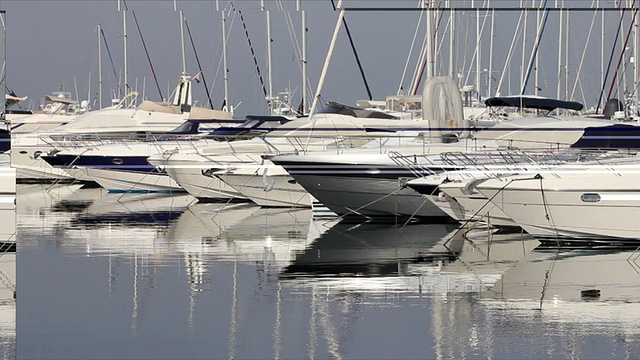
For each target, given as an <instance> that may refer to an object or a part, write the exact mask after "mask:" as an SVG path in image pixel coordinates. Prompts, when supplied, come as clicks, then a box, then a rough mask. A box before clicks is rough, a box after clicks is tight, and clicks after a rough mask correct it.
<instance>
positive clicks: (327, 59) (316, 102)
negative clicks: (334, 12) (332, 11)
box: [309, 3, 345, 118]
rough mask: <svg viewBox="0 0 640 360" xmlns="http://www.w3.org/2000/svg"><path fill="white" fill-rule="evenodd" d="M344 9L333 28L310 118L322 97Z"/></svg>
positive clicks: (341, 10)
mask: <svg viewBox="0 0 640 360" xmlns="http://www.w3.org/2000/svg"><path fill="white" fill-rule="evenodd" d="M340 6H341V4H340V3H338V6H337V8H340ZM344 12H345V10H344V9H340V13H339V14H338V21H337V22H336V27H335V29H334V30H333V36H332V37H331V43H330V44H329V50H328V52H327V57H326V58H325V60H324V65H323V67H322V72H321V73H320V79H319V80H318V88H317V89H316V93H315V95H314V96H313V102H312V103H311V110H309V118H311V117H312V116H313V114H314V113H315V111H316V107H317V106H318V99H320V91H322V85H323V84H324V78H325V77H326V76H327V69H328V68H329V63H330V62H331V55H333V49H334V48H335V46H336V40H337V39H338V33H339V31H340V26H341V24H342V19H344Z"/></svg>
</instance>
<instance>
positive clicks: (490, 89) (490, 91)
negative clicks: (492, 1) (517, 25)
mask: <svg viewBox="0 0 640 360" xmlns="http://www.w3.org/2000/svg"><path fill="white" fill-rule="evenodd" d="M495 19H496V11H495V10H491V36H490V38H489V74H488V76H487V96H493V35H494V31H495V28H496V27H495Z"/></svg>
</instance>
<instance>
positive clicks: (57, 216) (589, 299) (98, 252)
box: [0, 185, 640, 359]
mask: <svg viewBox="0 0 640 360" xmlns="http://www.w3.org/2000/svg"><path fill="white" fill-rule="evenodd" d="M16 213H17V214H16V215H17V224H18V228H17V238H18V243H19V248H18V262H17V273H18V279H17V283H18V284H19V285H18V291H17V296H18V298H19V306H18V307H17V331H16V333H15V335H14V336H15V338H14V340H15V339H17V345H16V348H17V357H18V358H29V359H45V358H46V359H52V358H58V359H87V358H92V359H100V358H103V359H107V358H108V359H116V358H136V359H142V358H154V359H177V358H180V359H185V358H189V359H191V358H193V359H197V358H202V359H205V358H206V359H210V358H238V359H247V358H251V359H256V358H358V359H363V358H368V359H376V358H380V359H382V358H384V359H388V358H405V359H408V358H421V359H422V358H437V359H440V358H454V359H463V358H495V359H499V358H510V359H514V358H585V359H586V358H593V359H596V358H597V359H601V358H621V359H633V358H639V357H640V329H639V328H638V326H637V325H638V324H639V323H640V301H639V300H640V287H639V286H638V285H639V284H640V266H639V264H638V263H640V260H638V258H637V253H634V252H633V250H629V251H623V250H589V251H584V250H579V249H563V250H558V249H540V248H539V246H538V245H539V243H538V242H537V241H536V240H534V239H531V238H529V237H528V236H527V235H526V234H522V233H521V232H518V231H516V232H513V233H491V232H490V231H488V230H487V229H481V228H478V229H473V230H471V231H468V229H465V230H461V229H459V227H458V225H457V224H454V223H446V224H425V223H417V222H416V223H409V224H403V223H402V222H396V221H395V220H393V219H392V220H391V221H390V222H387V223H374V222H370V223H367V222H363V221H353V220H342V221H339V220H336V219H317V218H316V219H314V218H313V216H312V211H311V210H310V209H297V210H296V209H275V208H272V209H266V208H260V207H257V206H255V205H250V204H242V203H241V204H231V203H208V204H207V203H197V201H196V200H195V199H194V198H193V197H191V196H189V195H184V194H161V195H158V194H113V193H107V192H105V191H104V190H101V189H83V188H80V185H20V186H19V187H18V206H17V211H16ZM1 337H2V336H1V335H0V338H1ZM9 350H11V348H9ZM5 357H7V356H5Z"/></svg>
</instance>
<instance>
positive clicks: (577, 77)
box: [536, 11, 598, 104]
mask: <svg viewBox="0 0 640 360" xmlns="http://www.w3.org/2000/svg"><path fill="white" fill-rule="evenodd" d="M597 16H598V12H597V11H594V12H593V18H592V19H591V26H589V34H588V35H587V40H585V46H584V50H583V51H582V58H581V59H580V64H579V65H578V71H577V73H576V82H575V83H574V84H573V89H571V96H570V97H569V99H573V98H574V97H573V96H574V95H575V92H576V87H577V86H578V82H580V74H581V72H582V65H583V64H584V58H585V55H586V54H587V48H588V47H589V46H588V45H589V42H590V40H591V33H592V32H593V25H594V24H595V22H596V17H597ZM536 85H537V84H536ZM581 88H582V84H581ZM569 99H565V100H569ZM584 100H585V99H584V95H583V103H585V104H586V101H584Z"/></svg>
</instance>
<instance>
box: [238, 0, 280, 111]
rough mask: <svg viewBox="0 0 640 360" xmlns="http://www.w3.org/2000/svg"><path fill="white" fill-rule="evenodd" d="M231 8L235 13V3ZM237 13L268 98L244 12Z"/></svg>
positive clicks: (263, 89)
mask: <svg viewBox="0 0 640 360" xmlns="http://www.w3.org/2000/svg"><path fill="white" fill-rule="evenodd" d="M231 8H232V9H233V11H236V7H235V5H234V4H233V1H232V2H231ZM237 11H238V15H240V21H241V22H242V27H243V28H244V34H245V36H246V37H247V42H248V43H249V50H251V56H252V57H253V64H254V65H255V66H256V71H257V72H258V79H259V80H260V85H262V92H263V93H264V96H265V98H266V97H267V88H266V87H265V85H264V80H263V79H262V73H260V66H259V65H258V59H257V58H256V53H255V51H254V50H253V45H252V44H251V38H250V37H249V30H248V29H247V24H246V23H245V21H244V16H242V10H240V9H237ZM269 40H271V39H269ZM267 105H268V104H267Z"/></svg>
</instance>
